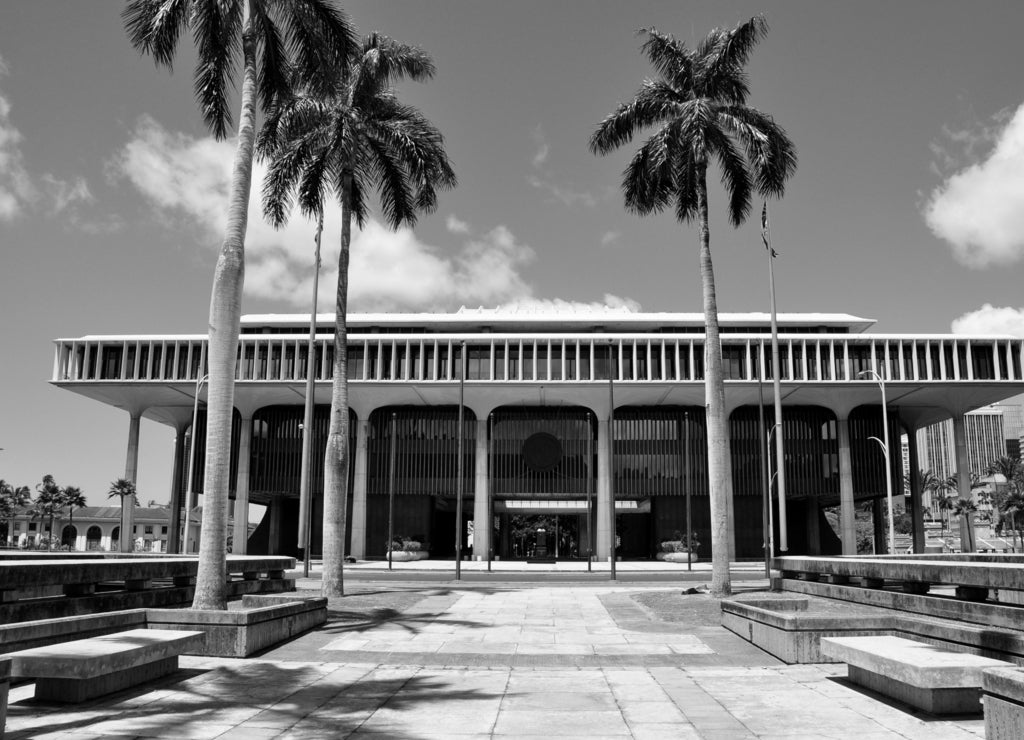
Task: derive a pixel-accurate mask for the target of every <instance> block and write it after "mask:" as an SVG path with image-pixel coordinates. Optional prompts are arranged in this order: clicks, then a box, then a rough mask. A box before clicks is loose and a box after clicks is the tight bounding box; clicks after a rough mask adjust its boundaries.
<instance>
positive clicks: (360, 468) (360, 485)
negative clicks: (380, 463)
mask: <svg viewBox="0 0 1024 740" xmlns="http://www.w3.org/2000/svg"><path fill="white" fill-rule="evenodd" d="M369 429H370V421H369V419H366V418H363V419H358V420H356V457H355V460H353V461H352V464H353V465H355V470H353V471H352V476H353V477H352V543H351V548H350V551H349V554H350V555H351V556H352V557H354V558H356V559H357V560H362V559H363V558H365V557H366V482H367V479H366V468H367V465H368V462H369V454H370V453H369V447H368V445H367V441H366V440H367V433H368V431H369Z"/></svg>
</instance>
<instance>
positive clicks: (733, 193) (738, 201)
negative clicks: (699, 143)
mask: <svg viewBox="0 0 1024 740" xmlns="http://www.w3.org/2000/svg"><path fill="white" fill-rule="evenodd" d="M707 141H708V149H709V150H710V151H711V152H713V153H714V155H715V157H716V159H717V160H718V165H719V168H720V169H721V170H722V185H723V186H724V187H725V192H726V193H727V194H728V195H729V221H730V222H731V223H732V225H733V226H739V225H741V224H742V223H743V222H744V221H746V220H747V216H748V215H749V213H750V199H751V182H750V171H749V169H748V168H747V164H746V162H745V161H744V159H743V155H742V154H741V153H740V152H739V151H737V150H736V147H735V146H733V143H732V141H730V139H729V137H728V136H727V135H726V134H725V133H724V132H723V131H722V130H721V129H719V128H717V127H714V126H711V127H709V128H708V138H707Z"/></svg>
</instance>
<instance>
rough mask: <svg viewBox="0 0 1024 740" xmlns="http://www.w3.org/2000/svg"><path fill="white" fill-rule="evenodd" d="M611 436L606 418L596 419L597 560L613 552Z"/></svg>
mask: <svg viewBox="0 0 1024 740" xmlns="http://www.w3.org/2000/svg"><path fill="white" fill-rule="evenodd" d="M610 443H611V437H610V436H609V434H608V419H598V422H597V517H596V519H597V521H596V522H595V526H594V529H595V530H596V539H595V540H594V545H595V557H596V558H597V559H598V560H608V559H609V558H610V557H611V553H612V552H613V549H614V548H613V547H612V545H611V541H612V539H611V537H612V535H611V528H610V527H609V524H610V522H609V516H608V515H609V513H610V512H609V510H608V509H609V507H610V506H611V487H610V486H609V483H610V482H611V479H612V457H611V444H610Z"/></svg>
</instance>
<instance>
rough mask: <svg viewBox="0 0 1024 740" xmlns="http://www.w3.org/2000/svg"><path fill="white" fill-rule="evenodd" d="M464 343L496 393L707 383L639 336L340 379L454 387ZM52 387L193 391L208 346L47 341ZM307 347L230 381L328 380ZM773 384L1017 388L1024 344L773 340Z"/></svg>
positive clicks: (248, 351)
mask: <svg viewBox="0 0 1024 740" xmlns="http://www.w3.org/2000/svg"><path fill="white" fill-rule="evenodd" d="M463 341H465V343H466V366H467V371H466V379H467V380H469V381H494V382H502V383H508V382H511V383H516V382H536V381H543V382H545V383H552V382H554V383H559V382H587V381H596V380H601V379H606V378H607V377H608V362H609V356H608V355H609V350H610V351H611V353H612V356H613V357H614V361H615V368H616V371H617V380H618V381H620V382H654V383H660V382H685V381H700V380H703V378H704V342H703V339H702V338H700V337H699V336H698V337H697V338H695V337H694V336H693V335H692V334H691V335H675V336H673V335H669V334H659V335H657V336H652V335H649V334H645V335H635V334H634V335H589V334H588V335H586V336H579V335H551V334H546V335H539V336H527V335H518V334H488V335H480V334H470V335H457V334H452V335H439V334H431V335H420V336H417V335H409V334H390V335H388V334H368V335H350V336H349V343H348V377H349V379H350V380H353V381H365V382H410V381H414V382H417V383H421V382H450V381H453V380H457V379H458V371H459V359H460V358H459V347H460V344H461V343H462V342H463ZM56 345H57V347H56V353H55V357H54V368H53V380H54V381H55V382H65V381H88V382H97V381H99V382H102V381H111V382H133V383H134V382H154V381H155V382H194V381H195V379H196V378H197V377H201V376H202V375H205V374H206V373H207V372H208V367H207V358H206V350H207V343H206V338H205V337H202V336H194V337H172V338H159V337H142V338H140V337H89V338H84V339H59V340H57V342H56ZM309 360H310V358H309V352H308V349H307V337H305V336H300V335H285V334H268V335H257V336H253V335H245V336H243V337H242V338H241V340H240V341H239V347H238V359H237V364H236V369H235V377H236V380H238V381H243V382H245V381H253V382H260V381H273V382H296V383H297V382H302V381H304V380H305V378H306V373H307V369H308V367H309V366H310V365H311V364H312V367H313V369H314V372H315V378H316V379H317V380H320V381H329V380H331V378H332V376H333V367H334V340H333V337H332V336H330V335H320V336H318V337H317V340H316V344H315V350H314V355H313V358H312V363H310V361H309ZM722 360H723V364H724V371H725V377H726V379H727V380H730V381H746V382H749V381H756V380H757V379H758V378H763V379H765V380H770V379H772V378H773V371H772V366H771V365H772V363H771V351H770V344H769V340H768V338H766V337H765V336H764V335H746V336H745V335H727V336H723V337H722ZM779 364H780V367H781V371H782V373H781V379H782V380H784V381H805V382H824V383H828V382H843V383H846V382H865V383H873V382H874V381H873V380H871V379H870V378H862V377H860V374H861V373H866V371H874V372H876V373H878V374H879V375H882V376H884V377H885V378H886V380H887V381H888V382H930V381H935V382H950V381H966V382H973V381H985V382H992V381H1010V382H1019V381H1021V380H1024V373H1022V369H1021V368H1022V364H1024V341H1022V340H1019V339H984V338H968V337H891V336H852V335H849V334H832V335H807V334H800V335H789V336H783V337H781V338H780V341H779Z"/></svg>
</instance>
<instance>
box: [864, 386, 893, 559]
mask: <svg viewBox="0 0 1024 740" xmlns="http://www.w3.org/2000/svg"><path fill="white" fill-rule="evenodd" d="M862 375H870V376H871V377H873V378H874V379H875V380H876V381H878V387H879V388H881V389H882V437H884V441H883V440H881V439H879V438H878V437H868V439H873V440H875V441H876V442H878V444H879V445H881V447H882V452H883V453H884V455H885V499H886V503H887V504H888V509H889V554H890V555H892V554H893V552H894V551H895V547H896V527H895V525H894V524H893V520H892V467H891V465H890V464H889V411H888V408H887V405H886V402H885V378H883V377H882V376H881V375H879V374H878V373H876V372H875V371H874V370H862V371H861V372H859V373H857V377H858V378H859V377H861V376H862Z"/></svg>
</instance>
